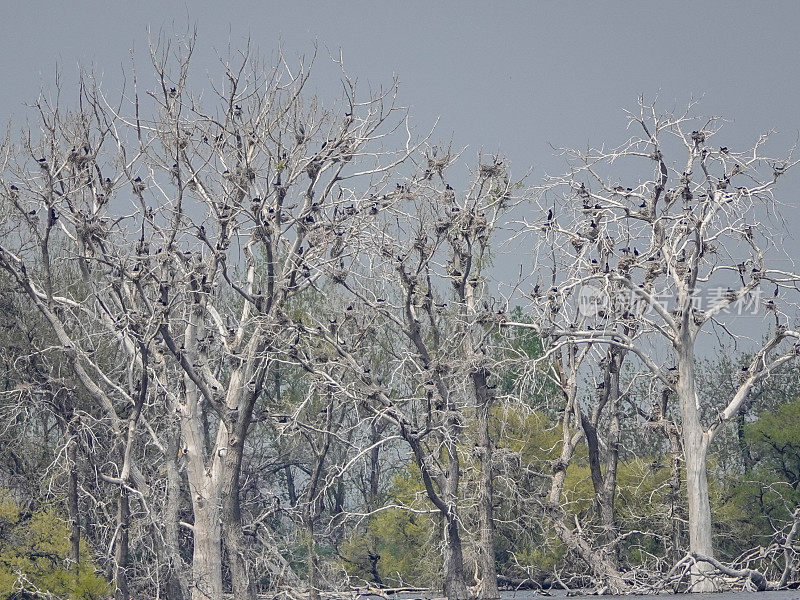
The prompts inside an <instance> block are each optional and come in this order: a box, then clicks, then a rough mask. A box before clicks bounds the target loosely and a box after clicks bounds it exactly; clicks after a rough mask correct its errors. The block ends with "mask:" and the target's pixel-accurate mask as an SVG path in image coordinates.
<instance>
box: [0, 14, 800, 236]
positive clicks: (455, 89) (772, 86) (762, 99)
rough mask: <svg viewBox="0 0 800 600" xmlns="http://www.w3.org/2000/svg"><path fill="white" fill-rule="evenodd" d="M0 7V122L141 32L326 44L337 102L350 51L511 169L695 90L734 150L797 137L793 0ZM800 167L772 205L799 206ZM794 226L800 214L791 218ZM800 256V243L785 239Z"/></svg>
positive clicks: (605, 138)
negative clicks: (640, 108) (770, 138)
mask: <svg viewBox="0 0 800 600" xmlns="http://www.w3.org/2000/svg"><path fill="white" fill-rule="evenodd" d="M0 1H2V6H3V13H2V15H0V56H1V57H2V58H1V59H0V60H2V85H0V115H1V116H2V117H3V118H4V119H8V118H11V117H12V116H13V119H14V120H15V121H19V120H20V119H24V118H25V117H26V116H27V115H26V109H25V108H24V106H23V103H24V102H25V101H31V100H33V99H34V98H35V96H36V94H37V93H38V90H39V89H40V87H41V86H44V87H45V88H52V84H53V81H54V73H55V71H56V67H57V66H58V68H59V69H60V70H61V71H62V72H63V74H64V81H65V83H66V84H67V85H65V88H66V87H68V83H69V81H71V80H74V75H75V72H76V70H77V67H78V65H79V64H82V65H84V66H93V67H94V68H95V69H96V70H97V71H99V72H100V73H101V74H103V84H104V87H106V89H110V90H114V89H119V86H120V83H121V81H122V79H121V72H122V70H123V68H127V66H128V64H129V55H130V51H131V49H134V50H135V53H136V55H137V56H138V57H139V58H140V59H142V62H141V63H140V64H142V65H144V64H145V63H144V60H145V59H146V51H147V40H148V29H149V30H151V31H154V32H157V31H158V30H159V29H166V30H167V31H172V30H176V31H180V30H182V29H185V27H186V25H187V23H188V24H192V25H196V26H197V29H198V33H199V43H198V51H197V54H196V60H195V64H194V66H195V69H196V70H201V71H202V70H208V71H209V72H210V73H219V71H218V68H217V66H218V63H217V62H216V58H215V52H216V51H220V53H223V54H224V53H225V49H226V48H227V46H228V44H229V43H230V44H232V45H233V46H241V45H242V43H243V42H244V40H245V39H246V38H247V37H248V36H249V37H250V38H251V39H252V40H253V42H254V43H255V44H256V45H257V46H258V47H259V49H260V51H261V52H262V53H264V54H266V55H271V54H274V52H275V49H276V48H277V46H278V43H279V42H280V43H281V44H282V46H283V48H284V51H285V53H286V54H287V55H289V56H292V55H298V54H300V53H310V52H311V51H312V50H313V45H314V43H315V42H318V43H319V46H320V50H321V52H320V54H321V58H320V59H319V60H318V65H317V66H318V68H317V74H316V77H315V79H314V86H315V89H316V90H318V91H319V93H320V95H321V96H322V97H323V99H324V98H326V97H327V98H329V99H330V100H333V99H337V98H338V97H339V94H340V91H341V87H340V85H339V83H338V79H337V74H336V72H335V70H334V69H332V68H330V65H329V64H328V65H326V64H325V63H326V56H327V52H328V50H330V51H333V52H338V49H341V51H342V52H343V55H344V58H345V63H346V66H347V68H348V70H349V72H350V73H351V74H352V75H353V76H355V77H357V78H358V80H359V82H360V83H362V84H367V83H369V84H372V85H375V86H377V85H380V84H386V83H389V82H390V81H391V78H392V76H393V75H395V74H396V75H397V76H398V77H399V79H400V83H401V101H402V103H404V104H406V105H408V106H410V107H411V114H412V115H413V118H414V122H415V123H416V125H417V126H418V127H419V128H420V129H421V130H422V129H427V128H428V127H430V126H431V125H432V124H433V123H434V121H435V120H436V118H437V117H438V118H440V121H439V125H438V128H437V130H436V136H435V137H438V138H440V139H445V140H449V139H450V138H451V137H452V139H453V140H454V142H455V143H456V145H459V146H469V151H468V154H467V156H468V157H471V156H474V153H475V152H477V151H478V150H480V149H484V150H486V151H490V152H491V151H495V150H500V151H501V152H502V153H503V154H505V155H506V156H507V157H508V158H509V159H510V161H511V165H512V169H513V172H514V173H517V174H520V173H522V172H523V171H525V170H527V168H528V167H529V166H533V167H534V169H535V170H534V174H533V176H534V179H535V178H540V177H541V176H543V175H544V173H545V172H551V173H552V172H556V171H559V172H560V171H561V170H562V169H563V168H564V165H563V163H562V162H560V160H559V159H556V158H554V157H553V151H552V149H551V145H559V146H578V147H584V146H586V145H587V144H593V145H597V144H601V143H604V142H605V143H607V144H612V145H614V144H618V143H620V142H621V141H623V140H624V139H626V137H627V132H626V130H625V124H626V123H625V119H624V115H623V112H622V109H623V108H634V107H635V105H636V98H637V96H638V95H639V94H644V95H645V97H646V98H653V97H655V96H656V95H658V97H659V98H660V104H661V106H662V107H664V108H667V109H668V108H672V107H681V106H682V105H685V104H686V103H687V102H688V100H689V99H690V98H691V97H693V96H694V97H699V96H703V98H704V99H703V101H702V102H701V104H700V106H699V108H698V112H700V113H703V114H706V115H721V116H725V117H727V118H729V119H731V120H732V121H733V122H732V123H731V124H730V125H729V126H726V129H725V131H724V133H723V134H722V135H721V136H719V138H717V139H716V140H715V141H717V142H718V143H719V144H720V145H723V144H724V145H727V146H730V147H732V148H735V147H737V146H741V145H743V144H746V143H750V142H751V141H752V140H754V139H755V138H756V137H757V136H758V135H759V134H760V133H762V132H765V131H767V130H769V129H771V128H774V129H776V130H777V131H778V133H779V135H778V137H777V138H776V141H775V143H774V144H773V145H772V146H771V149H774V150H775V153H776V154H778V153H779V152H778V151H779V150H780V149H785V148H788V147H789V146H791V145H792V144H794V143H795V142H796V141H797V138H798V135H800V131H799V130H800V119H798V107H800V77H798V75H800V68H798V65H800V52H799V50H800V41H798V40H799V39H800V38H799V37H798V28H800V2H798V1H797V0H787V1H783V2H760V1H756V0H753V1H752V2H721V1H717V2H712V1H705V2H679V1H672V0H671V1H660V2H648V1H635V2H634V1H630V2H591V3H590V2H555V1H552V2H515V3H512V2H508V3H497V2H486V1H482V2H458V3H456V2H436V3H428V2H397V3H392V4H389V3H386V2H376V1H361V2H345V1H343V0H342V1H339V2H324V3H323V2H320V3H311V2H305V1H297V0H284V1H282V2H270V1H262V2H255V1H254V2H225V1H223V0H218V1H216V2H188V1H184V2H173V1H172V0H159V1H152V0H147V1H137V2H132V3H131V4H132V6H129V5H128V4H123V3H121V2H115V1H106V2H89V1H75V0H71V1H69V2H41V1H36V0H26V1H24V2H14V1H12V0H0ZM798 184H800V173H798V172H797V170H795V172H794V173H793V174H790V175H789V176H787V177H786V178H784V180H783V181H782V182H781V184H780V186H779V188H778V193H779V198H780V199H781V200H783V201H784V202H787V203H789V204H791V205H796V204H797V201H798V199H797V192H796V190H797V189H798V187H800V185H798ZM786 216H787V218H788V219H789V220H790V222H792V223H793V225H794V226H795V227H796V228H800V216H798V215H797V214H796V211H793V212H789V211H787V215H786ZM791 244H793V245H794V246H795V247H797V248H798V251H800V242H797V241H794V242H791Z"/></svg>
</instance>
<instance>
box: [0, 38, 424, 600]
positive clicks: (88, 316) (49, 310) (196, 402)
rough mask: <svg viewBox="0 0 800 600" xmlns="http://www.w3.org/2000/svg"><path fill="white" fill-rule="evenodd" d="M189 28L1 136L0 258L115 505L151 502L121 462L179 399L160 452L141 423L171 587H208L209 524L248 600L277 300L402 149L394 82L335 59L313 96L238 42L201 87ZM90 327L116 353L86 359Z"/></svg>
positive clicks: (331, 246)
mask: <svg viewBox="0 0 800 600" xmlns="http://www.w3.org/2000/svg"><path fill="white" fill-rule="evenodd" d="M194 43H195V39H194V37H193V36H191V35H190V36H188V37H184V38H178V39H170V38H169V37H167V36H162V37H161V38H159V39H158V40H157V41H156V42H154V43H153V45H152V46H151V58H152V63H153V66H154V72H155V76H156V78H155V81H156V86H155V87H154V88H153V89H148V90H145V91H142V90H140V87H139V83H138V81H137V79H136V78H135V77H134V78H133V84H132V85H133V87H132V89H131V90H130V94H129V95H128V94H125V95H123V98H130V101H129V102H126V101H121V102H119V103H118V104H112V103H111V102H110V101H109V100H108V98H107V96H106V95H105V93H104V92H103V91H101V90H100V89H99V87H98V86H97V85H96V84H95V82H94V80H93V79H92V78H91V76H88V75H87V76H85V77H84V79H83V80H82V83H81V86H80V90H79V94H78V95H77V100H78V107H77V110H76V112H69V111H68V110H67V109H65V108H64V106H63V104H62V102H63V101H62V100H61V99H60V98H57V99H56V100H54V101H47V100H46V99H45V98H44V97H43V98H41V99H40V100H39V102H38V104H37V106H38V109H39V117H40V131H39V132H38V133H34V132H29V133H28V134H27V136H26V137H25V138H24V140H23V142H22V145H21V146H19V147H17V146H11V145H8V144H6V145H5V146H4V147H3V158H2V160H3V169H2V194H3V201H4V205H5V206H7V207H8V208H9V210H10V213H11V214H12V215H13V223H14V226H15V230H14V235H13V236H12V237H9V238H6V239H4V241H3V243H2V246H0V266H1V267H2V268H3V269H4V270H5V271H6V272H7V273H8V274H9V275H10V276H11V277H12V278H13V279H14V281H15V283H16V285H17V286H18V287H19V288H20V289H21V290H23V291H24V292H25V293H26V294H27V296H28V298H29V299H30V301H31V302H32V303H33V305H34V306H35V307H36V308H37V309H38V310H39V311H41V313H42V314H43V315H44V316H45V317H46V319H47V321H48V323H49V326H50V327H51V328H52V330H53V332H54V334H55V335H56V336H57V337H58V339H59V343H60V344H61V346H62V348H63V350H64V352H65V354H66V356H67V357H68V360H69V362H70V364H71V366H72V369H73V370H74V372H75V375H76V377H77V378H78V380H79V381H80V382H81V385H82V386H83V387H84V389H85V390H86V393H87V394H88V395H89V396H90V397H92V398H93V399H94V401H95V402H96V403H97V404H98V406H99V407H101V408H102V409H103V411H104V413H105V417H106V419H108V421H109V423H110V427H111V428H112V430H113V432H114V435H115V436H116V438H117V439H118V440H119V446H120V448H121V450H120V453H121V458H120V460H119V462H118V472H117V474H115V475H110V474H109V475H105V476H104V478H105V479H106V480H107V481H109V482H114V483H116V484H117V485H118V486H119V490H120V497H121V498H122V500H121V501H120V502H121V504H120V508H119V511H118V514H119V515H120V516H119V518H120V519H121V520H123V521H124V520H125V519H127V515H128V514H129V511H128V508H127V507H126V504H125V502H127V496H128V494H134V495H135V496H136V498H137V501H138V502H141V503H143V505H146V504H147V501H148V498H147V496H148V493H149V492H148V489H149V488H148V486H147V484H146V482H145V481H144V478H143V477H141V476H140V472H139V470H138V469H137V466H136V461H135V457H136V455H137V453H136V451H135V446H136V444H137V440H138V439H139V431H140V426H142V424H141V423H140V417H141V415H142V410H143V408H146V407H151V406H152V407H154V409H156V410H157V413H158V414H160V415H162V416H163V415H173V418H174V416H177V418H178V421H179V426H180V432H181V442H180V446H179V447H178V448H177V452H176V453H175V455H173V451H174V450H175V448H174V447H172V446H171V442H169V441H168V436H169V430H170V428H169V427H168V426H166V423H165V424H164V426H157V425H156V426H153V425H152V424H150V423H149V420H148V423H147V424H146V425H145V426H144V427H145V429H144V431H145V432H146V433H147V435H148V436H149V437H150V438H152V442H153V443H154V445H155V446H156V447H157V448H159V449H160V450H161V451H162V452H163V453H164V454H165V455H167V465H168V468H167V473H168V474H171V475H170V477H171V483H170V488H169V489H170V490H172V491H171V492H170V494H171V499H170V500H169V502H168V503H167V504H168V506H169V507H170V511H171V518H174V519H176V521H175V522H174V523H168V524H167V528H170V527H172V530H171V531H172V532H171V533H170V535H169V536H168V540H167V547H166V548H165V552H166V553H167V555H168V556H170V557H171V560H172V561H173V566H174V567H175V568H180V566H179V565H180V564H181V563H180V557H179V548H177V547H176V546H175V544H176V543H177V538H178V536H177V532H176V530H175V529H174V527H175V526H177V524H178V521H177V515H178V513H177V505H176V502H177V501H178V500H177V497H176V496H175V492H177V490H175V489H174V487H173V486H174V485H175V484H176V481H175V476H176V474H177V473H178V472H179V471H180V469H182V468H183V466H185V476H186V481H185V484H186V485H187V486H188V491H189V497H190V499H191V512H192V515H193V522H192V523H191V524H188V523H187V524H185V525H184V527H185V528H187V529H188V530H189V531H190V533H191V539H192V546H193V551H192V560H191V578H190V579H191V581H190V582H189V583H188V587H189V588H190V589H188V590H187V593H189V594H191V596H192V597H193V598H220V597H221V595H222V592H223V578H222V572H223V570H222V565H223V550H222V547H221V545H220V539H222V540H223V542H224V549H225V555H226V556H227V560H228V563H229V567H230V573H231V580H232V588H233V592H234V594H235V595H236V596H237V597H240V598H254V597H255V582H256V579H257V577H256V574H255V573H253V572H252V556H251V554H250V552H249V550H248V548H247V547H246V546H245V544H244V540H243V525H242V514H241V506H240V501H239V487H240V481H239V477H240V472H241V464H242V455H243V447H244V445H245V443H246V437H247V433H248V430H249V426H250V423H251V421H252V416H253V411H254V406H255V404H256V402H257V400H258V398H259V397H260V395H261V392H262V389H263V386H264V382H265V380H266V378H267V375H268V373H269V370H270V365H271V364H272V361H273V359H274V357H275V355H276V353H277V352H279V351H280V352H283V351H284V349H285V346H286V345H288V346H291V344H292V343H293V342H292V340H291V339H290V338H287V333H286V328H285V324H286V322H287V310H288V305H289V302H290V301H291V300H292V299H293V298H295V297H298V296H300V295H301V294H303V293H305V292H306V291H308V290H310V289H311V288H312V287H313V286H314V284H315V282H316V281H317V280H318V279H319V277H320V276H321V274H322V273H323V271H324V270H326V269H328V268H330V267H331V266H332V265H333V266H337V265H339V263H340V258H339V257H338V256H337V255H336V252H337V250H336V248H337V247H341V244H343V243H346V242H347V241H348V240H349V239H350V238H351V237H353V236H355V235H356V233H357V232H358V231H359V229H360V227H362V225H363V217H361V216H359V215H356V214H355V213H352V212H351V211H350V209H349V208H348V207H347V206H346V205H347V203H348V202H352V201H353V200H356V201H361V200H362V199H364V198H368V197H369V194H370V192H369V190H370V189H371V188H372V187H373V186H377V185H379V184H380V182H381V180H382V178H384V177H385V176H386V175H387V174H388V173H391V172H392V170H393V169H395V168H396V166H397V165H399V164H400V163H402V162H403V161H404V160H405V159H406V158H407V157H408V156H409V155H410V154H411V153H412V152H413V151H414V149H415V146H414V142H413V141H411V138H410V137H409V136H399V135H398V144H397V149H396V150H392V149H387V146H386V144H384V146H382V147H378V146H377V144H376V143H375V140H378V139H381V140H384V141H385V140H386V139H387V138H391V136H392V135H395V134H397V133H398V131H399V130H398V128H399V127H401V126H403V124H404V123H405V120H404V119H405V113H404V111H403V110H401V109H399V108H397V107H396V106H395V105H394V97H395V93H396V88H395V87H394V86H392V87H390V88H389V89H388V90H387V91H385V92H381V93H378V94H376V95H374V96H370V97H365V98H362V97H360V96H359V95H357V93H356V90H355V86H354V85H353V83H352V82H351V81H350V80H349V79H347V77H346V75H345V76H343V82H344V89H345V92H344V95H343V97H342V103H341V104H340V105H338V106H337V107H336V108H335V109H333V110H325V109H323V108H322V107H321V106H320V105H319V103H317V102H316V101H315V100H311V99H306V98H305V95H304V92H303V88H304V86H305V84H306V82H307V81H308V77H309V72H308V69H307V67H308V65H306V64H304V63H302V62H301V63H300V64H299V65H298V66H297V67H293V66H290V65H289V64H288V62H286V61H285V60H284V59H283V58H282V57H281V58H280V59H279V61H278V62H277V64H276V66H274V67H273V68H265V67H263V66H262V64H261V62H260V61H259V60H258V59H257V57H256V56H255V55H254V53H253V52H252V50H251V49H250V48H245V50H244V51H243V52H242V53H240V54H238V55H237V57H231V59H230V60H229V61H227V62H225V63H224V64H223V75H222V79H221V80H220V81H218V82H210V86H211V88H210V89H212V90H213V93H211V94H206V95H204V96H203V100H201V95H200V94H195V93H193V92H192V90H191V89H190V88H189V87H188V80H189V79H188V78H189V73H190V59H191V55H192V52H193V48H194ZM206 98H210V100H206ZM206 102H208V104H206ZM62 263H63V264H75V265H77V266H78V268H79V270H80V273H81V278H80V281H79V282H78V284H76V285H75V286H64V287H62V288H58V287H57V286H56V285H55V282H54V277H53V273H54V272H56V271H57V270H58V269H59V268H60V264H62ZM88 324H91V325H92V327H93V328H97V329H99V330H100V331H102V335H104V336H105V337H106V338H108V339H110V340H111V342H110V343H112V344H114V345H116V347H117V348H119V350H120V351H121V352H122V353H123V355H125V356H126V360H125V361H123V363H117V364H113V365H107V364H105V363H104V362H103V360H101V357H100V356H99V355H98V353H97V351H98V350H99V349H98V348H97V347H96V341H97V339H98V338H97V337H95V336H93V335H90V330H89V328H88ZM123 407H124V409H125V412H124V414H125V416H124V417H122V416H119V415H120V411H121V410H122V408H123ZM162 418H163V417H162ZM170 465H171V466H170ZM145 512H146V513H147V514H150V515H153V513H152V512H150V511H145ZM125 528H126V524H125V523H120V524H119V530H120V532H123V531H124V530H125ZM121 541H123V540H121ZM120 548H122V550H121V552H122V554H123V555H124V554H126V552H125V551H124V544H123V545H121V546H120ZM123 560H125V557H124V556H120V561H123ZM121 573H124V569H123V570H122V571H121ZM123 591H124V590H123Z"/></svg>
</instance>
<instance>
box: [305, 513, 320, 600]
mask: <svg viewBox="0 0 800 600" xmlns="http://www.w3.org/2000/svg"><path fill="white" fill-rule="evenodd" d="M306 535H307V536H308V540H307V541H306V552H307V555H308V559H307V560H308V600H320V594H319V572H318V571H317V545H316V543H315V541H314V519H313V518H310V519H307V520H306Z"/></svg>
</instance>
